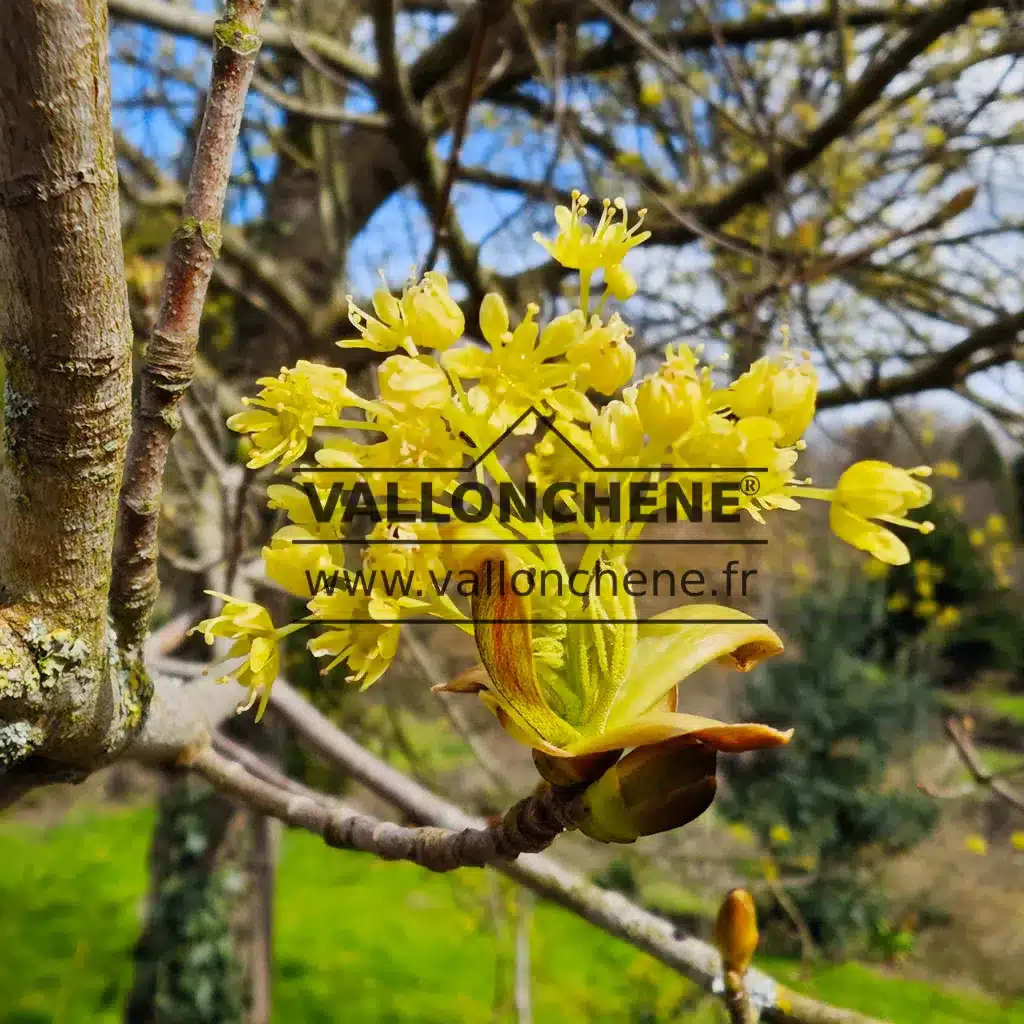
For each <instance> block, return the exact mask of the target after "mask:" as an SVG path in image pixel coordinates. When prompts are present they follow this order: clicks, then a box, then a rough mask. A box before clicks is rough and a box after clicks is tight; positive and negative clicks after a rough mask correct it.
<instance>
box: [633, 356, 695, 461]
mask: <svg viewBox="0 0 1024 1024" xmlns="http://www.w3.org/2000/svg"><path fill="white" fill-rule="evenodd" d="M703 403H704V393H703V390H702V388H701V386H700V382H699V381H698V380H697V378H696V377H692V376H688V375H686V374H683V373H680V372H678V371H675V370H667V371H664V372H663V373H659V374H656V375H655V376H653V377H648V378H647V379H646V380H643V381H641V382H640V385H639V386H638V387H637V392H636V407H637V411H638V412H639V413H640V419H641V420H642V421H643V425H644V429H645V430H646V431H647V433H648V434H649V435H650V437H651V440H652V441H657V442H659V443H661V444H672V443H673V442H674V441H676V440H678V439H679V437H680V436H681V435H682V434H684V433H685V432H686V431H687V430H689V429H690V427H692V426H693V424H694V422H695V421H696V420H697V418H698V417H699V416H700V414H701V409H702V407H703Z"/></svg>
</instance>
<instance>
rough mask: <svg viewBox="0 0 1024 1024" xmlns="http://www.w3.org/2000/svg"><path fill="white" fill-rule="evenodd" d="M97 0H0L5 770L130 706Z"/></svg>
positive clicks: (123, 365)
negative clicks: (118, 566) (116, 592)
mask: <svg viewBox="0 0 1024 1024" xmlns="http://www.w3.org/2000/svg"><path fill="white" fill-rule="evenodd" d="M107 49H108V40H107V9H106V0H3V2H2V3H0V338H2V352H3V359H4V363H5V367H6V374H7V378H6V401H5V409H4V414H5V423H4V447H5V460H4V467H3V474H2V480H0V665H2V667H3V669H4V670H5V671H4V674H3V675H4V681H3V683H2V684H0V706H2V708H3V710H0V766H8V767H9V766H11V765H13V764H16V763H18V762H20V761H23V760H24V759H25V758H26V757H27V756H29V755H30V754H32V753H33V752H39V753H41V754H43V755H45V756H46V757H48V758H50V759H52V760H55V761H62V762H65V763H66V762H75V763H78V764H85V765H89V764H95V762H96V761H97V759H98V758H99V757H100V756H102V754H103V753H104V752H110V751H116V750H117V749H118V747H119V745H123V741H124V740H125V739H126V737H127V734H128V733H130V731H131V730H132V729H133V728H134V727H135V726H137V725H138V722H139V719H140V717H141V699H136V695H135V693H134V692H133V690H132V687H131V686H130V685H128V681H127V679H123V680H122V679H120V678H118V674H117V672H116V671H111V668H110V663H109V661H108V657H107V648H108V644H109V641H108V626H107V592H108V588H109V580H110V557H111V548H112V544H113V531H114V519H115V512H116V506H117V495H118V489H119V486H120V482H121V472H122V467H123V463H124V451H125V444H126V442H127V437H128V429H129V418H130V412H131V354H132V339H131V326H130V319H129V312H128V296H127V290H126V286H125V280H124V261H123V257H122V253H121V238H120V220H119V206H118V191H117V169H116V165H115V159H114V144H113V133H112V128H111V119H110V83H109V72H108V65H107Z"/></svg>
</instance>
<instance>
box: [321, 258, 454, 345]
mask: <svg viewBox="0 0 1024 1024" xmlns="http://www.w3.org/2000/svg"><path fill="white" fill-rule="evenodd" d="M373 310H374V312H375V313H376V314H377V316H376V317H374V316H371V315H370V314H369V313H367V312H366V311H365V310H363V309H360V308H359V306H357V305H356V304H355V302H354V300H353V299H352V297H351V296H349V297H348V318H349V322H350V323H351V324H352V326H353V327H355V328H356V330H357V331H359V337H358V338H349V339H345V340H344V341H339V342H338V345H339V346H340V347H341V348H368V349H371V350H372V351H374V352H393V351H394V350H395V349H399V348H400V349H404V350H405V351H406V352H407V353H408V354H409V355H413V356H414V355H416V354H417V353H418V351H419V349H435V350H436V351H438V352H443V351H444V350H445V349H447V348H450V347H451V346H452V345H454V344H455V342H456V341H458V340H459V338H461V337H462V333H463V331H464V330H465V329H466V319H465V317H464V316H463V313H462V310H461V309H460V308H459V304H458V303H457V302H456V301H455V300H454V299H453V298H452V297H451V295H450V294H449V293H448V279H447V278H446V277H445V276H444V274H442V273H441V272H440V271H439V270H429V271H427V273H426V274H424V275H423V278H422V279H421V280H419V281H416V282H413V283H410V284H407V285H406V286H405V289H404V291H403V292H402V297H401V298H400V299H397V298H395V296H394V295H392V294H391V292H390V291H389V290H388V289H387V288H378V289H377V291H375V292H374V293H373Z"/></svg>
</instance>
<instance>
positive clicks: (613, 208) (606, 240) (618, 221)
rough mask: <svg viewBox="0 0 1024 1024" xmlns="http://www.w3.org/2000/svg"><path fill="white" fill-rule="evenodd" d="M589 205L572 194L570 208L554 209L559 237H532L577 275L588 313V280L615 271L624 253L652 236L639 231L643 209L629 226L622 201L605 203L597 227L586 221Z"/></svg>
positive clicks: (583, 199)
mask: <svg viewBox="0 0 1024 1024" xmlns="http://www.w3.org/2000/svg"><path fill="white" fill-rule="evenodd" d="M589 202H590V199H589V197H588V196H585V195H584V194H583V193H582V192H580V191H579V190H574V191H573V193H572V205H571V206H556V207H555V222H556V223H557V225H558V234H557V235H555V237H554V238H552V239H549V238H546V237H545V236H544V235H542V234H541V233H540V232H537V233H536V234H535V235H534V236H533V237H534V239H535V240H536V241H537V242H538V243H539V244H540V245H541V246H543V247H544V248H545V249H546V250H547V251H548V253H550V255H551V256H552V257H553V258H554V259H556V260H557V261H558V262H559V263H561V264H562V266H563V267H568V268H569V269H571V270H578V271H579V272H580V305H581V306H582V308H583V312H584V313H587V312H588V297H589V293H590V279H591V277H592V275H593V274H594V273H595V272H596V271H597V270H600V269H602V268H603V269H604V270H605V271H606V272H607V271H609V270H612V271H615V270H616V269H617V268H618V267H620V266H621V264H622V261H623V260H624V259H625V258H626V256H627V254H628V253H629V252H630V251H631V250H632V249H635V248H636V247H637V246H638V245H640V244H641V243H643V242H646V241H647V239H648V238H650V237H651V233H650V231H642V230H641V228H642V226H643V222H644V217H645V216H646V215H647V211H646V210H640V211H638V213H637V219H636V220H635V221H634V222H633V223H632V224H630V223H629V212H628V210H627V209H626V203H625V201H624V200H623V199H614V200H611V199H606V200H604V203H603V206H602V210H601V217H600V219H599V220H598V222H597V225H596V227H591V226H590V225H589V224H588V223H587V222H586V219H585V218H586V216H587V205H588V203H589Z"/></svg>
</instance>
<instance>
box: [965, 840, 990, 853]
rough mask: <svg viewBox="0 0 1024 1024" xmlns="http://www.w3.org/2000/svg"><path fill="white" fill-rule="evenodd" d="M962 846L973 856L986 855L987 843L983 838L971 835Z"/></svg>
mask: <svg viewBox="0 0 1024 1024" xmlns="http://www.w3.org/2000/svg"><path fill="white" fill-rule="evenodd" d="M964 846H965V847H966V848H967V849H968V850H969V851H970V852H971V853H973V854H976V855H977V856H979V857H984V856H985V854H986V853H988V841H987V840H986V839H985V837H984V836H978V835H971V836H968V837H967V838H966V839H965V840H964Z"/></svg>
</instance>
